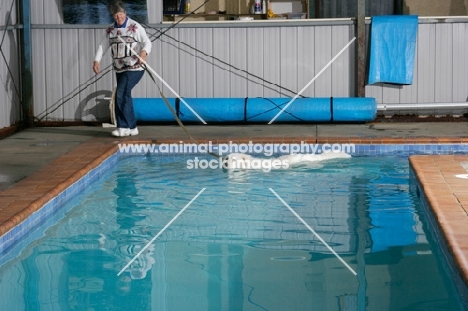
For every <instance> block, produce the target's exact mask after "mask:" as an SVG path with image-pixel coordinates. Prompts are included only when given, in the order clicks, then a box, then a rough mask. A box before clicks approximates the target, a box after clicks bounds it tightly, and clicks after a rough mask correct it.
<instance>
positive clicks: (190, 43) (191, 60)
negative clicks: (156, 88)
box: [170, 28, 203, 97]
mask: <svg viewBox="0 0 468 311" xmlns="http://www.w3.org/2000/svg"><path fill="white" fill-rule="evenodd" d="M177 33H178V34H177V41H174V40H173V44H175V46H176V47H177V48H178V49H179V50H178V51H177V53H176V54H177V55H178V57H179V61H178V62H179V64H180V67H179V68H180V69H179V72H173V73H171V74H173V75H175V76H177V77H178V79H179V81H180V89H177V90H176V91H177V92H178V93H179V95H180V96H182V97H197V85H198V79H199V77H198V75H197V65H198V60H199V57H200V56H199V53H198V52H196V51H195V49H194V48H197V37H196V29H195V28H182V29H178V30H177ZM191 47H194V48H191ZM202 48H203V46H202ZM201 81H202V80H201ZM201 81H200V82H201ZM170 97H175V95H174V94H170Z"/></svg>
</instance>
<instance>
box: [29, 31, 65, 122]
mask: <svg viewBox="0 0 468 311" xmlns="http://www.w3.org/2000/svg"><path fill="white" fill-rule="evenodd" d="M47 31H48V30H47ZM45 32H46V30H44V29H33V30H32V32H31V37H32V45H33V47H32V50H33V51H34V52H33V53H32V66H33V69H32V71H33V94H32V96H33V102H34V115H35V116H36V117H38V118H39V119H42V118H43V117H45V116H46V114H47V105H46V103H47V100H46V93H47V90H46V84H47V83H55V82H56V81H55V80H57V79H56V77H54V78H53V79H50V77H49V79H47V76H46V73H45V71H46V70H45V55H46V48H45V39H44V38H45ZM57 50H58V49H57ZM57 50H56V51H55V52H54V53H57ZM44 120H45V119H44Z"/></svg>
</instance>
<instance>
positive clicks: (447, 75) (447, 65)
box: [434, 24, 453, 102]
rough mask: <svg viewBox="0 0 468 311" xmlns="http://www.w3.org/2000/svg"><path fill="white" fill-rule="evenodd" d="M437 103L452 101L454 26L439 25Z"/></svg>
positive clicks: (436, 79)
mask: <svg viewBox="0 0 468 311" xmlns="http://www.w3.org/2000/svg"><path fill="white" fill-rule="evenodd" d="M435 43H436V44H435V49H436V52H435V54H436V55H435V56H436V62H435V66H436V67H435V85H434V89H435V101H436V102H444V101H445V102H451V101H452V87H453V84H452V72H453V62H452V60H453V59H452V56H453V53H452V49H453V46H452V24H439V25H437V29H436V42H435Z"/></svg>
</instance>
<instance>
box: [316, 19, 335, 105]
mask: <svg viewBox="0 0 468 311" xmlns="http://www.w3.org/2000/svg"><path fill="white" fill-rule="evenodd" d="M331 38H332V27H331V26H320V27H316V29H315V55H316V57H315V71H316V72H315V74H314V76H315V75H316V74H317V73H319V72H320V70H322V68H324V67H325V66H326V65H327V63H328V62H329V61H330V60H331V59H332V58H333V56H334V55H332V54H333V53H332V44H331ZM314 85H315V92H314V96H315V97H330V96H332V86H331V85H332V74H331V71H330V68H328V70H325V71H324V72H323V73H322V74H321V75H320V76H319V77H318V78H317V79H316V80H315V82H314Z"/></svg>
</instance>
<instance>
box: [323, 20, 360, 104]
mask: <svg viewBox="0 0 468 311" xmlns="http://www.w3.org/2000/svg"><path fill="white" fill-rule="evenodd" d="M348 29H349V27H347V26H334V27H333V28H332V35H331V37H330V41H331V45H332V55H331V58H330V60H331V59H332V58H333V57H335V55H337V54H338V53H339V52H340V51H341V50H342V49H343V48H344V47H345V46H346V45H347V44H348V43H349V41H351V39H352V38H353V37H354V36H350V33H349V31H348ZM316 44H317V45H318V44H319V42H316ZM356 44H357V42H356V41H354V42H353V43H352V45H350V46H349V47H348V49H347V50H346V51H344V52H343V54H341V55H340V56H339V57H338V58H337V59H336V60H335V61H334V62H333V63H332V64H331V66H330V67H329V68H328V69H327V71H330V72H331V78H332V81H331V83H330V85H331V87H332V90H331V94H333V96H335V97H346V96H349V94H352V92H353V91H352V89H351V88H350V81H351V80H353V79H354V77H351V76H350V68H349V64H350V63H351V62H352V61H351V60H350V52H349V51H350V50H352V49H355V48H356ZM317 69H318V70H322V68H317ZM330 96H331V95H330Z"/></svg>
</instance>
